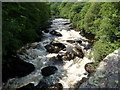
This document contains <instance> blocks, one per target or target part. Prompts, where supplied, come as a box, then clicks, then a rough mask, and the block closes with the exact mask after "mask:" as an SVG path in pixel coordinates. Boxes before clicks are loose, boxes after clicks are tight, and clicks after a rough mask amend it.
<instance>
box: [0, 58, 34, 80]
mask: <svg viewBox="0 0 120 90" xmlns="http://www.w3.org/2000/svg"><path fill="white" fill-rule="evenodd" d="M34 70H35V67H34V65H32V64H30V63H27V62H24V61H23V60H20V59H19V58H18V57H16V58H15V57H8V58H4V59H3V64H2V76H3V78H2V80H3V82H6V81H7V80H8V79H9V78H14V77H18V78H19V77H23V76H26V75H28V74H30V73H31V72H32V71H34Z"/></svg>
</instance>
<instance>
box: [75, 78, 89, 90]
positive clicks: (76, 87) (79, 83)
mask: <svg viewBox="0 0 120 90" xmlns="http://www.w3.org/2000/svg"><path fill="white" fill-rule="evenodd" d="M86 80H87V78H86V77H83V78H82V79H81V80H80V81H78V82H77V83H76V84H75V86H74V88H75V89H74V90H78V88H79V86H80V85H81V84H82V83H84V82H85V81H86Z"/></svg>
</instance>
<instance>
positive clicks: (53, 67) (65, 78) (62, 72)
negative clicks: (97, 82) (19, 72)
mask: <svg viewBox="0 0 120 90" xmlns="http://www.w3.org/2000/svg"><path fill="white" fill-rule="evenodd" d="M51 22H52V24H51V27H50V28H48V30H47V31H48V32H45V31H42V32H43V38H42V40H41V41H40V42H34V43H31V44H30V45H29V48H28V46H23V47H22V48H21V50H23V49H24V50H25V52H22V54H21V53H18V56H19V57H20V58H21V59H22V60H24V61H25V62H28V63H31V64H33V65H34V67H35V70H34V71H33V72H31V73H30V74H29V75H27V76H25V77H21V78H12V79H9V80H8V82H7V85H6V86H5V87H9V88H21V87H23V86H26V85H28V84H30V83H32V84H34V86H37V85H38V84H39V83H40V82H44V83H46V85H47V86H51V85H53V84H55V83H60V84H62V86H63V88H74V87H75V85H76V84H77V82H79V81H80V80H82V78H84V77H85V78H87V77H88V72H87V71H86V70H85V65H86V64H87V63H91V62H92V60H91V59H90V58H89V53H90V51H91V49H90V48H89V40H88V39H86V38H85V37H83V36H81V35H80V34H79V32H77V31H75V30H74V29H72V28H71V23H70V20H69V19H62V18H56V19H54V20H52V21H51ZM52 30H55V31H56V32H57V35H58V36H57V35H55V34H56V32H51V31H52ZM50 32H51V33H50ZM55 43H58V44H59V45H58V46H57V45H56V44H55ZM51 44H53V46H54V45H56V46H54V47H53V46H50V45H51ZM61 45H62V46H61ZM26 47H27V48H26ZM50 47H52V48H54V49H56V51H54V50H52V49H51V48H50ZM47 48H48V49H50V50H47ZM86 48H87V49H86ZM79 51H80V52H79ZM73 52H74V54H73ZM80 54H83V55H82V56H81V55H80ZM72 55H73V56H72ZM58 56H59V57H60V58H58ZM61 59H62V60H61ZM47 67H48V68H47ZM46 73H47V74H46Z"/></svg>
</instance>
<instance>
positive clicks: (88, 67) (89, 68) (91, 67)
mask: <svg viewBox="0 0 120 90" xmlns="http://www.w3.org/2000/svg"><path fill="white" fill-rule="evenodd" d="M85 70H86V71H87V72H88V73H89V74H91V73H93V72H94V71H95V67H94V65H93V63H87V64H86V65H85Z"/></svg>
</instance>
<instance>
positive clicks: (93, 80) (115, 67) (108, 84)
mask: <svg viewBox="0 0 120 90" xmlns="http://www.w3.org/2000/svg"><path fill="white" fill-rule="evenodd" d="M116 51H117V52H116ZM119 52H120V48H119V49H117V50H115V51H114V52H112V53H110V54H109V55H107V56H106V57H105V58H104V59H103V60H102V61H101V62H100V63H99V65H98V67H97V68H96V70H95V72H94V73H92V74H91V76H90V77H89V79H88V80H87V81H86V82H84V83H82V84H81V85H80V86H79V88H78V90H79V89H81V88H91V90H92V88H115V89H116V90H117V89H119V87H120V84H119V83H118V82H119V76H120V73H119V72H120V68H119V61H120V53H119Z"/></svg>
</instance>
